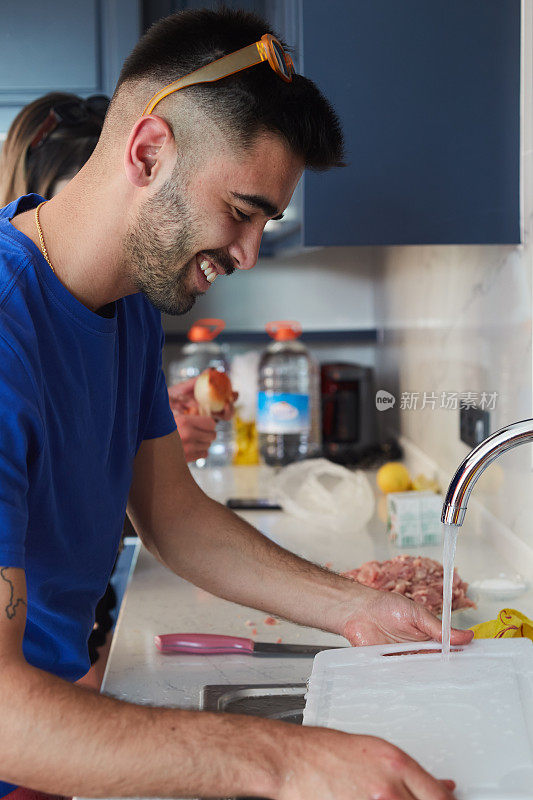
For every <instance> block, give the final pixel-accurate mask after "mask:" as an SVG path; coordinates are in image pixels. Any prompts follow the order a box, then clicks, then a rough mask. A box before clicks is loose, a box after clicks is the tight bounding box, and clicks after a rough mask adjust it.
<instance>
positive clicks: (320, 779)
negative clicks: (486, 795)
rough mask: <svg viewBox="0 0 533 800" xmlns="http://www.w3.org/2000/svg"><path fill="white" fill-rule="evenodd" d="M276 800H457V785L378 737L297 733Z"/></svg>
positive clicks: (288, 750) (322, 730) (315, 730)
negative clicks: (434, 773) (438, 778)
mask: <svg viewBox="0 0 533 800" xmlns="http://www.w3.org/2000/svg"><path fill="white" fill-rule="evenodd" d="M295 733H296V734H300V735H299V736H298V735H297V736H295V737H291V738H292V741H290V743H289V744H288V745H287V746H286V748H285V750H286V755H287V761H286V762H285V763H286V772H285V775H284V776H283V775H282V776H281V785H280V790H279V793H278V794H276V800H311V798H313V799H314V798H316V800H333V798H334V800H414V799H415V798H416V800H452V798H453V797H454V794H453V789H454V788H455V784H454V782H453V781H450V780H437V779H435V778H433V777H432V776H431V775H430V774H429V773H428V772H426V771H425V770H424V769H422V767H421V766H420V765H419V764H417V762H416V761H414V760H413V759H412V758H411V757H410V756H408V755H407V753H404V752H403V750H400V749H399V748H398V747H395V746H394V745H392V744H390V743H389V742H386V741H384V740H383V739H378V738H376V737H374V736H360V735H353V734H348V733H342V732H341V731H334V730H327V729H325V728H311V727H310V728H302V729H296V730H295Z"/></svg>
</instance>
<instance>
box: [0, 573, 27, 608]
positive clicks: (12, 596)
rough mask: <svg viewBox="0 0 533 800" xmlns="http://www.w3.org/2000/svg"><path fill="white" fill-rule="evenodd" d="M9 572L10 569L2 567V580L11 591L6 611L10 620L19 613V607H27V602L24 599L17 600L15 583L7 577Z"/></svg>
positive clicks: (0, 575)
mask: <svg viewBox="0 0 533 800" xmlns="http://www.w3.org/2000/svg"><path fill="white" fill-rule="evenodd" d="M7 570H8V567H2V568H1V569H0V577H1V578H2V580H3V581H5V582H6V583H8V584H9V590H10V595H9V603H8V604H7V606H6V609H5V610H6V617H7V618H8V619H13V617H14V616H15V614H16V613H17V608H18V606H19V605H21V604H22V605H23V606H25V605H26V601H25V600H24V598H22V597H17V599H16V600H15V587H14V586H13V581H11V580H9V578H8V577H7V575H6V572H7Z"/></svg>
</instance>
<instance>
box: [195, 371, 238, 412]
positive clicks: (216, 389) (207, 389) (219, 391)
mask: <svg viewBox="0 0 533 800" xmlns="http://www.w3.org/2000/svg"><path fill="white" fill-rule="evenodd" d="M194 399H195V400H196V402H197V403H198V406H199V408H200V414H201V415H203V416H212V415H213V414H221V413H222V412H223V411H224V408H225V406H226V403H231V402H232V401H233V389H232V386H231V381H230V379H229V378H228V376H227V375H226V373H225V372H219V371H218V370H217V369H214V367H209V368H208V369H205V370H204V371H203V372H201V373H200V375H198V377H197V378H196V382H195V384H194Z"/></svg>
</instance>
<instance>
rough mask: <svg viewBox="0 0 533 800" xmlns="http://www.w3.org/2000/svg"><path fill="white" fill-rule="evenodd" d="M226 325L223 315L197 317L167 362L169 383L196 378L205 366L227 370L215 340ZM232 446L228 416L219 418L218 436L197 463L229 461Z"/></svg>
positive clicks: (220, 463)
mask: <svg viewBox="0 0 533 800" xmlns="http://www.w3.org/2000/svg"><path fill="white" fill-rule="evenodd" d="M225 325H226V323H225V322H224V320H223V319H214V318H206V319H199V320H197V321H196V322H195V323H194V324H193V325H192V326H191V328H190V329H189V331H188V333H187V338H188V339H189V341H188V342H187V344H185V345H184V346H183V348H182V351H181V356H182V357H181V359H180V360H179V361H172V362H171V364H170V365H169V382H170V385H173V384H175V383H180V382H181V381H185V380H187V379H188V378H196V377H197V376H198V375H199V374H200V373H201V372H203V371H204V370H205V369H207V368H208V367H214V368H215V369H217V370H218V371H219V372H228V362H227V361H226V358H225V356H224V351H223V349H222V347H221V345H220V343H219V342H217V341H215V340H216V337H217V336H218V335H219V333H221V331H223V330H224V327H225ZM233 450H234V442H233V426H232V423H231V420H230V421H226V420H221V421H219V422H217V436H216V439H215V440H214V442H213V443H212V445H211V447H210V448H209V453H208V456H207V459H205V458H200V459H198V461H197V462H196V465H197V466H199V467H203V466H206V465H209V466H225V465H226V464H231V460H232V457H233Z"/></svg>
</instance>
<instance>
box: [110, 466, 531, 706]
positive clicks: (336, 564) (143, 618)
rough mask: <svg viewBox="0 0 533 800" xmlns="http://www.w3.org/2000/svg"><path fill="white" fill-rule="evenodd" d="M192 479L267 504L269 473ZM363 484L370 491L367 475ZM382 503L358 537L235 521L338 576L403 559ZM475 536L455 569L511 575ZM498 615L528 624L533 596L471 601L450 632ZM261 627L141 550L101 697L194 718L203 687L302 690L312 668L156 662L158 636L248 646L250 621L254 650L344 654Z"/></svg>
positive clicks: (292, 662)
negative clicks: (239, 641) (235, 639)
mask: <svg viewBox="0 0 533 800" xmlns="http://www.w3.org/2000/svg"><path fill="white" fill-rule="evenodd" d="M194 474H195V477H196V479H197V481H198V483H199V484H200V485H201V486H202V487H203V488H204V489H205V490H206V491H207V492H208V494H210V495H211V496H212V497H215V498H216V499H218V500H221V501H224V500H225V499H227V498H228V497H250V496H260V497H264V496H267V495H268V483H269V476H270V475H271V472H270V470H269V469H268V468H258V467H237V468H232V467H227V468H224V469H216V470H205V471H199V470H196V469H195V470H194ZM368 474H369V477H370V479H371V481H372V483H374V473H368ZM380 499H381V502H378V504H377V507H376V512H375V513H374V516H373V518H372V520H371V521H370V523H369V525H368V526H367V527H366V528H365V529H364V530H363V531H359V532H350V531H347V532H343V533H332V532H331V531H324V530H321V529H319V528H317V527H314V526H313V525H310V524H307V523H303V522H302V521H301V520H298V519H296V518H294V517H290V516H289V515H287V514H285V513H283V512H279V511H278V512H273V511H269V512H257V511H251V512H242V516H243V517H244V518H246V519H247V520H248V521H249V522H251V523H252V524H254V525H255V526H256V527H257V528H259V529H260V530H261V531H262V532H263V533H264V534H265V535H267V536H268V537H269V538H270V539H272V540H274V541H276V542H278V543H280V544H282V545H283V546H284V547H286V548H288V549H290V550H293V551H294V552H296V553H298V554H299V555H302V556H304V557H305V558H308V559H311V560H313V561H315V562H317V563H320V564H325V563H326V562H328V563H330V564H331V567H332V569H334V570H339V571H340V570H347V569H353V568H354V567H357V566H359V565H360V564H361V563H363V562H364V561H367V560H369V559H374V558H375V559H378V560H382V559H386V558H391V557H392V556H394V555H397V554H398V553H399V552H402V551H401V550H399V549H398V548H397V547H395V546H394V545H393V544H392V543H391V542H390V541H389V540H388V537H387V534H386V529H385V522H384V511H385V509H384V503H383V498H380ZM380 517H381V518H380ZM472 517H473V518H474V517H475V515H472ZM482 528H483V526H482V525H480V524H476V523H475V520H474V519H473V520H472V524H470V525H468V524H466V523H465V525H464V526H463V528H462V529H461V532H460V534H459V540H458V546H457V556H456V562H455V563H456V567H457V568H458V570H459V574H460V575H461V577H462V578H464V580H466V581H468V582H472V581H475V580H478V579H482V578H485V577H492V576H496V575H498V574H499V573H500V572H502V571H505V572H509V573H512V572H513V571H516V570H517V568H518V565H517V564H513V563H509V562H506V561H505V559H504V558H503V557H502V555H501V552H498V551H497V550H496V549H495V548H494V547H493V545H492V544H491V542H490V539H491V537H490V536H486V535H484V532H483V530H482ZM403 552H406V553H411V554H413V555H414V554H420V553H421V554H423V555H427V556H429V557H431V558H436V559H438V560H441V556H442V553H441V548H438V547H424V548H418V550H416V551H415V550H404V551H403ZM521 571H522V572H523V571H524V570H523V569H522V570H521ZM505 606H512V607H518V608H520V609H521V610H523V611H524V612H525V613H528V614H529V615H530V616H533V591H532V590H531V589H529V590H528V591H527V592H526V593H524V594H523V595H521V596H520V597H519V598H516V600H514V601H502V600H499V601H488V600H482V601H479V603H478V608H477V610H473V609H468V610H466V611H461V612H457V613H455V614H454V625H455V626H457V627H468V626H470V625H473V624H475V623H477V622H481V621H484V620H487V619H491V618H494V617H495V616H496V613H497V612H498V611H499V610H500V609H501V608H503V607H505ZM264 619H265V614H264V613H261V612H257V611H253V610H251V609H249V608H245V607H243V606H238V605H235V604H233V603H229V602H227V601H225V600H220V599H218V598H216V597H214V596H212V595H210V594H208V593H207V592H205V591H203V590H201V589H198V588H196V587H195V586H193V585H191V584H189V583H187V581H185V580H183V579H181V578H179V577H177V576H176V575H174V574H172V573H171V572H170V571H168V570H167V569H165V568H164V567H163V566H162V565H161V564H160V563H159V562H157V561H156V560H155V559H154V558H153V557H152V556H151V555H150V554H149V553H148V552H147V551H146V550H145V549H144V548H141V549H140V551H139V555H138V559H137V563H136V566H135V568H134V571H133V576H132V579H131V581H130V583H129V586H128V589H127V591H126V594H125V597H124V601H123V604H122V608H121V611H120V615H119V619H118V622H117V627H116V632H115V636H114V639H113V644H112V648H111V653H110V657H109V662H108V666H107V670H106V674H105V678H104V685H103V691H104V692H105V693H106V694H110V695H113V696H115V697H118V698H122V699H125V700H129V701H132V702H136V703H149V704H155V705H171V706H179V707H182V708H199V707H200V699H201V692H202V687H203V686H205V685H207V684H223V683H228V684H238V683H290V682H305V681H306V680H307V679H308V677H309V675H310V673H311V668H312V658H306V657H296V658H295V657H292V658H291V657H280V658H276V657H268V658H261V657H254V656H246V655H242V656H241V655H219V656H186V655H162V654H161V653H159V652H158V651H157V650H156V648H155V645H154V636H155V635H156V634H159V633H173V632H201V633H220V634H228V635H234V636H243V637H250V635H251V628H250V627H249V626H247V625H246V622H247V621H253V622H255V623H256V625H255V627H256V628H257V636H256V637H255V638H256V639H257V640H259V641H274V642H275V641H276V640H277V639H278V638H279V637H281V638H282V640H283V642H296V643H306V644H328V645H339V646H344V645H346V640H345V639H343V638H342V637H340V636H336V635H333V634H328V633H324V632H321V631H317V630H314V629H311V628H303V627H299V626H297V625H294V624H291V623H289V622H280V623H279V624H277V625H275V626H268V625H266V624H265V622H264Z"/></svg>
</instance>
